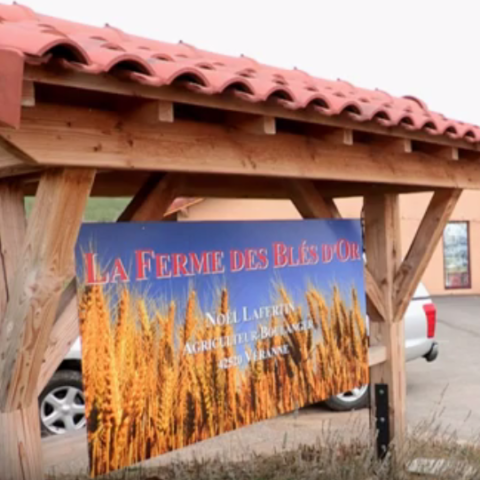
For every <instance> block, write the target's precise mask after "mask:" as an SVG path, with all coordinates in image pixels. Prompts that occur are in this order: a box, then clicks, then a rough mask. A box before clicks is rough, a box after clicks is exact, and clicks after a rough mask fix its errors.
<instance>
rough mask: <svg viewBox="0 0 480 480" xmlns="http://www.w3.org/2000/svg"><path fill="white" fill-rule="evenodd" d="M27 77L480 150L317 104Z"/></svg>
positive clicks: (29, 72)
mask: <svg viewBox="0 0 480 480" xmlns="http://www.w3.org/2000/svg"><path fill="white" fill-rule="evenodd" d="M24 76H25V78H27V79H30V80H34V81H35V82H38V83H42V84H47V85H57V86H63V87H69V88H74V89H78V90H79V94H81V91H82V90H85V91H96V92H103V93H109V94H113V95H123V96H127V97H135V98H144V99H155V100H165V101H171V102H174V103H184V104H189V105H197V106H201V107H209V108H215V109H222V110H228V111H233V112H244V113H249V114H257V115H266V116H271V117H276V118H285V119H289V120H294V121H298V122H305V123H312V124H319V125H326V126H331V127H338V128H350V129H351V130H354V131H361V132H367V133H372V134H376V135H384V136H387V137H398V138H407V139H414V140H419V141H425V142H429V143H434V144H438V145H448V146H454V147H461V148H464V149H465V150H472V151H474V150H477V151H478V150H480V147H479V146H478V145H475V144H472V143H470V142H467V141H466V140H456V139H453V138H450V137H448V136H446V135H436V136H433V135H431V134H429V133H427V132H425V131H410V130H407V129H405V128H403V127H401V126H398V127H386V126H383V125H380V124H379V123H377V122H358V121H355V120H352V119H350V118H349V117H348V116H336V115H333V116H328V115H321V114H319V113H318V112H317V111H316V110H315V109H314V108H313V107H311V108H306V109H298V110H293V109H288V108H285V107H283V106H280V105H277V104H275V103H273V102H257V103H252V102H245V101H244V100H243V99H240V98H237V97H235V96H233V95H231V96H228V95H205V94H202V93H196V92H193V91H190V90H187V89H185V88H182V87H178V86H163V87H161V88H158V87H156V86H149V85H142V84H140V83H136V82H126V81H125V80H124V79H119V78H116V77H114V76H108V75H91V74H88V73H82V72H71V71H69V72H65V71H62V70H58V69H56V70H54V69H48V68H45V67H43V66H34V65H25V73H24Z"/></svg>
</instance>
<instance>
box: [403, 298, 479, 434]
mask: <svg viewBox="0 0 480 480" xmlns="http://www.w3.org/2000/svg"><path fill="white" fill-rule="evenodd" d="M435 304H436V305H437V310H438V316H437V318H438V325H437V339H438V342H439V344H440V355H439V357H438V359H437V360H436V361H435V362H433V363H426V362H423V361H414V362H411V363H409V364H408V366H407V417H408V423H409V425H413V424H415V423H418V422H421V421H424V420H428V419H429V418H431V417H432V415H436V417H437V422H438V423H440V424H441V425H442V427H443V428H451V429H453V430H456V431H458V433H459V435H460V436H461V437H467V438H468V437H471V436H476V435H479V434H480V297H463V298H458V297H457V298H451V297H443V298H437V299H435Z"/></svg>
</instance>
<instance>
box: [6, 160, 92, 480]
mask: <svg viewBox="0 0 480 480" xmlns="http://www.w3.org/2000/svg"><path fill="white" fill-rule="evenodd" d="M93 178H94V170H79V169H63V170H56V171H48V172H45V173H44V174H43V175H42V178H41V181H40V185H39V188H38V192H37V196H36V199H35V204H34V208H33V211H32V214H31V217H30V221H29V223H28V227H27V232H26V237H25V241H24V245H23V248H22V249H21V252H22V253H21V257H20V259H19V261H18V265H17V268H16V273H15V275H14V278H13V281H12V284H11V288H9V296H8V304H7V308H6V313H5V317H4V320H3V325H2V329H1V331H0V411H2V412H3V413H1V414H0V415H1V419H0V438H2V441H1V442H0V465H1V468H2V480H39V479H41V478H43V469H42V461H41V458H42V457H41V441H40V430H39V422H38V405H37V388H36V387H37V379H38V374H39V371H40V366H41V361H42V358H43V355H44V353H45V349H46V346H47V341H48V337H49V335H50V330H51V327H52V324H53V321H54V318H55V311H56V309H57V306H58V302H59V299H60V296H61V293H62V289H63V286H64V282H65V279H66V275H68V269H69V266H70V265H71V263H72V259H73V250H74V246H75V242H76V239H77V235H78V231H79V228H80V224H81V220H82V216H83V212H84V209H85V204H86V201H87V198H88V195H89V192H90V189H91V186H92V183H93Z"/></svg>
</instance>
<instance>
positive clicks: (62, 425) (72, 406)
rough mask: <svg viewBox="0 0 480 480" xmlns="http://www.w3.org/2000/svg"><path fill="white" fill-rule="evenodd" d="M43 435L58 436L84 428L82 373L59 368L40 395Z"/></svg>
mask: <svg viewBox="0 0 480 480" xmlns="http://www.w3.org/2000/svg"><path fill="white" fill-rule="evenodd" d="M38 403H39V409H40V426H41V431H42V436H49V435H58V434H61V433H65V432H72V431H75V430H79V429H81V428H84V427H85V424H86V421H85V396H84V393H83V382H82V374H81V373H80V372H79V371H77V370H58V371H57V372H56V373H55V374H54V375H53V377H52V379H51V380H50V382H48V384H47V386H46V387H45V389H44V391H43V392H42V394H41V395H40V397H39V401H38Z"/></svg>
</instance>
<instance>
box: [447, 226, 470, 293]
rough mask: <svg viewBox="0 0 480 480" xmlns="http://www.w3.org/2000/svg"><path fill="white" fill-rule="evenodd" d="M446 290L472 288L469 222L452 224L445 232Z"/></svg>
mask: <svg viewBox="0 0 480 480" xmlns="http://www.w3.org/2000/svg"><path fill="white" fill-rule="evenodd" d="M443 259H444V270H445V288H447V289H451V288H471V286H472V285H471V276H470V231H469V224H468V222H450V223H448V224H447V226H446V227H445V230H444V232H443Z"/></svg>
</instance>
